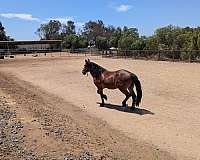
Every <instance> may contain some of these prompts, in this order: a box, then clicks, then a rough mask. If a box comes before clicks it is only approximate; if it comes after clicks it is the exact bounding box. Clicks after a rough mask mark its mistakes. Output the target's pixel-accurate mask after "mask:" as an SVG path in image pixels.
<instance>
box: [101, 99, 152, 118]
mask: <svg viewBox="0 0 200 160" xmlns="http://www.w3.org/2000/svg"><path fill="white" fill-rule="evenodd" d="M97 104H101V103H99V102H98V103H97ZM101 107H104V108H108V109H115V110H117V111H120V112H128V113H135V114H138V115H141V116H142V115H146V114H150V115H154V114H155V113H153V112H151V111H149V110H147V109H143V108H135V109H134V110H133V109H131V107H128V106H127V107H122V106H120V105H114V104H108V103H105V104H104V106H101Z"/></svg>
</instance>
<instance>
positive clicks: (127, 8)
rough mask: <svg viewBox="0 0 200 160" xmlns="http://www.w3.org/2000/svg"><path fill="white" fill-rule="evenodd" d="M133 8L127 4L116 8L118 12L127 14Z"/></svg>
mask: <svg viewBox="0 0 200 160" xmlns="http://www.w3.org/2000/svg"><path fill="white" fill-rule="evenodd" d="M131 8H132V6H131V5H126V4H121V5H119V6H117V7H116V10H117V11H118V12H127V11H129V10H130V9H131Z"/></svg>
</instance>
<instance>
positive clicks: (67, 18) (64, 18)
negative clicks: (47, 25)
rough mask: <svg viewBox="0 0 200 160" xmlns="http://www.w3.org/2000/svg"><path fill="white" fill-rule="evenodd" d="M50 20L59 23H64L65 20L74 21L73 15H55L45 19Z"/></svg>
mask: <svg viewBox="0 0 200 160" xmlns="http://www.w3.org/2000/svg"><path fill="white" fill-rule="evenodd" d="M50 20H56V21H60V22H61V23H64V24H66V23H67V21H74V18H73V17H56V18H48V19H47V21H50Z"/></svg>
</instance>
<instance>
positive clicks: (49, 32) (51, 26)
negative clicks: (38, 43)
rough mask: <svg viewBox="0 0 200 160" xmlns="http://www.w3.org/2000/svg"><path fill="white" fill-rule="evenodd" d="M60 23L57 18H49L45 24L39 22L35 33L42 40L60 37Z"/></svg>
mask: <svg viewBox="0 0 200 160" xmlns="http://www.w3.org/2000/svg"><path fill="white" fill-rule="evenodd" d="M61 29H62V25H61V23H60V22H59V21H57V20H50V21H49V22H48V23H46V24H41V25H40V28H38V29H37V32H36V34H38V35H39V37H40V38H41V39H43V40H53V39H61V36H60V32H61Z"/></svg>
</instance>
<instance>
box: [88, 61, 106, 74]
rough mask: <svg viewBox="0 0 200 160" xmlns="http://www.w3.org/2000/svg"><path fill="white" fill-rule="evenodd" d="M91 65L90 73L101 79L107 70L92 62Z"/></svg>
mask: <svg viewBox="0 0 200 160" xmlns="http://www.w3.org/2000/svg"><path fill="white" fill-rule="evenodd" d="M90 65H91V68H90V73H91V75H92V76H93V77H99V76H100V75H101V74H102V73H103V72H104V71H106V69H105V68H103V67H101V66H100V65H98V64H96V63H94V62H90Z"/></svg>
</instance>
